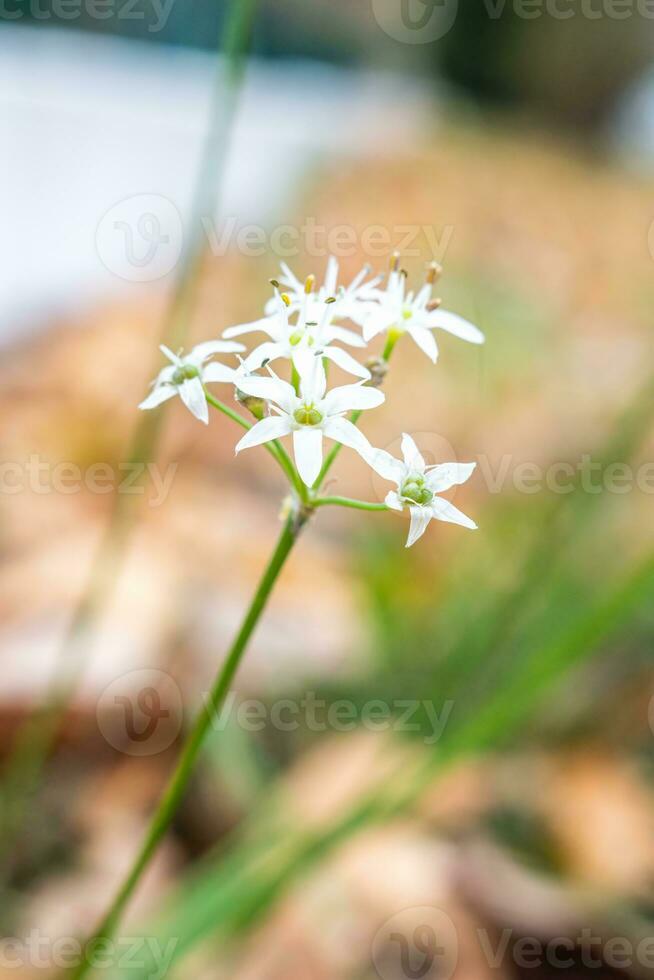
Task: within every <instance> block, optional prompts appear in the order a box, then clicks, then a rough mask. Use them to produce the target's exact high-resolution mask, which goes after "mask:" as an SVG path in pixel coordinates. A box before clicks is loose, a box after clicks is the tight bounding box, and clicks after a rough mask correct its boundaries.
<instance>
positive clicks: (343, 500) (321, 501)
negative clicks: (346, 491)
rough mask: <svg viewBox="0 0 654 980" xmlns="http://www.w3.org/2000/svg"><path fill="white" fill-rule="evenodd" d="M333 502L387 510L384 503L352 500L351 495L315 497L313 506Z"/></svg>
mask: <svg viewBox="0 0 654 980" xmlns="http://www.w3.org/2000/svg"><path fill="white" fill-rule="evenodd" d="M329 504H334V505H335V506H336V507H353V508H354V509H355V510H388V507H387V506H386V504H370V503H368V501H367V500H353V499H352V498H351V497H316V499H315V500H313V501H312V506H313V507H326V506H328V505H329Z"/></svg>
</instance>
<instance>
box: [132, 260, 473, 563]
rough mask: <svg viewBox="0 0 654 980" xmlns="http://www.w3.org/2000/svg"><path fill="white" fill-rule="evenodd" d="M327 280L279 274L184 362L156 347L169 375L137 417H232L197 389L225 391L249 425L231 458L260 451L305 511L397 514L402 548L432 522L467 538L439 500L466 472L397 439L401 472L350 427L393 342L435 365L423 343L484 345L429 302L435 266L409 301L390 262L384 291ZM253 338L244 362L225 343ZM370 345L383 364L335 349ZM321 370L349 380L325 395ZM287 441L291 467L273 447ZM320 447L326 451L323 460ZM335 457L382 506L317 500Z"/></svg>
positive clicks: (332, 268)
mask: <svg viewBox="0 0 654 980" xmlns="http://www.w3.org/2000/svg"><path fill="white" fill-rule="evenodd" d="M338 272H339V270H338V263H337V262H336V260H335V259H333V258H331V259H330V260H329V263H328V266H327V271H326V274H325V279H324V282H323V283H322V285H320V286H319V287H317V288H316V283H315V280H314V277H313V276H309V277H308V278H307V279H306V281H305V282H301V281H300V280H299V279H297V277H296V276H295V275H294V274H293V272H292V271H291V270H290V269H289V268H288V266H286V265H285V264H282V275H281V277H280V279H279V280H276V279H273V280H271V283H272V286H273V288H274V294H273V296H272V298H271V299H270V301H269V302H268V303H267V304H266V307H265V310H264V316H263V317H261V318H260V319H258V320H254V321H252V322H250V323H244V324H239V325H238V326H234V327H230V328H229V329H227V330H225V331H224V333H223V339H222V340H215V341H208V342H207V343H203V344H200V345H199V346H197V347H195V348H194V349H193V350H192V351H191V353H190V354H187V355H185V356H183V355H182V354H181V353H179V354H173V353H172V351H170V350H168V349H167V348H166V347H162V348H161V349H162V351H163V352H164V354H165V355H166V357H167V358H168V359H169V361H170V362H171V363H170V364H169V365H168V366H167V367H164V368H163V370H162V371H161V372H160V373H159V375H158V377H157V378H156V379H155V381H154V382H153V386H152V391H151V392H150V394H149V395H148V397H147V398H146V399H145V400H144V401H143V402H141V405H140V406H139V407H140V408H143V409H150V408H155V407H156V406H157V405H160V404H161V403H162V402H164V401H166V400H167V399H168V398H172V397H173V396H174V395H177V394H178V395H179V396H180V398H181V399H182V401H183V402H184V404H185V405H186V407H187V408H188V409H189V411H190V412H191V413H192V414H193V415H194V416H195V417H196V418H198V419H199V420H200V421H201V422H204V423H205V424H206V423H208V421H209V410H208V405H209V404H211V405H213V406H214V407H216V408H218V409H219V410H222V411H225V412H226V413H227V414H229V415H231V417H234V412H233V411H232V410H231V409H228V408H227V406H225V405H224V404H223V403H221V402H219V401H218V400H216V399H215V398H214V397H213V395H211V394H210V393H209V392H208V391H207V388H206V386H207V384H210V383H213V382H219V383H225V384H229V385H232V386H233V388H234V389H235V391H236V397H237V400H238V401H239V402H240V403H241V404H242V405H244V406H246V407H249V408H250V410H251V412H252V414H253V415H254V416H255V419H256V421H255V423H254V424H252V425H250V424H248V423H247V422H246V421H245V420H244V419H243V418H242V417H240V416H236V418H237V421H239V422H240V423H241V424H242V425H243V427H244V428H246V429H247V432H246V433H245V435H244V436H243V437H242V438H241V439H240V441H239V442H238V443H237V445H236V452H240V451H241V450H243V449H248V448H250V447H252V446H260V445H265V444H266V445H268V448H269V449H270V450H271V452H272V453H273V455H275V456H276V458H277V460H278V462H280V464H281V465H282V466H283V468H284V469H285V471H286V473H287V475H289V476H290V478H291V480H292V482H293V485H294V488H295V491H296V494H297V496H298V498H299V503H300V504H301V505H302V506H303V507H304V508H305V509H309V510H311V509H313V508H315V507H318V506H322V505H323V504H326V503H341V504H344V505H345V506H353V507H357V506H359V507H361V508H363V509H380V510H381V509H384V510H385V509H391V510H397V511H408V513H409V515H410V518H411V524H410V530H409V537H408V540H407V547H409V546H410V545H412V544H413V543H414V542H415V541H417V539H418V538H419V537H420V536H421V535H422V534H423V533H424V531H425V528H426V527H427V525H428V523H429V521H430V520H431V519H432V518H436V519H438V520H441V521H449V522H452V523H455V524H461V525H463V526H464V527H470V528H474V527H475V526H476V525H475V524H474V522H473V521H471V520H470V519H469V518H468V517H466V516H465V514H462V513H461V511H459V510H457V509H456V507H454V506H453V505H452V504H451V503H450V502H449V501H448V500H446V499H444V498H443V497H441V496H439V494H441V493H443V492H445V491H446V490H449V489H450V488H451V487H453V486H456V485H458V484H461V483H464V482H465V481H466V480H467V479H468V477H469V476H470V474H471V473H472V471H473V469H474V467H475V464H474V463H444V464H440V465H437V466H427V465H426V463H425V460H424V459H423V457H422V456H421V454H420V452H419V450H418V448H417V446H416V445H415V443H414V442H413V440H412V439H411V437H410V436H408V435H406V434H405V435H404V436H403V438H402V454H403V460H397V459H395V458H394V457H393V456H391V455H390V454H389V453H388V452H386V451H385V450H382V449H376V448H374V447H373V446H372V445H371V444H370V442H369V441H368V439H367V438H366V437H365V435H364V434H363V433H362V431H361V430H360V429H359V428H358V427H357V422H358V420H359V417H360V415H361V413H362V412H364V411H367V410H369V409H372V408H376V407H377V406H379V405H381V404H382V403H383V402H384V398H385V396H384V394H383V393H382V392H381V391H380V390H379V385H380V384H381V381H382V380H383V377H384V374H385V372H386V369H387V364H388V360H389V358H390V356H391V353H392V351H393V348H394V346H395V344H396V343H397V341H398V340H399V339H400V338H401V337H402V336H403V335H404V334H408V335H409V336H410V337H411V339H412V340H413V341H414V342H415V343H416V344H417V346H418V347H419V348H420V349H421V350H422V351H423V352H424V353H425V354H426V355H427V356H428V357H429V358H430V360H431V361H432V362H434V363H435V362H436V360H437V357H438V347H437V344H436V340H435V338H434V331H436V330H438V329H440V330H445V331H447V332H448V333H451V334H454V335H455V336H456V337H459V338H461V339H463V340H467V341H469V342H471V343H474V344H481V343H483V341H484V336H483V334H482V333H481V331H479V330H478V329H477V327H475V326H473V325H472V324H471V323H468V322H467V321H466V320H464V319H463V318H462V317H460V316H457V315H456V314H455V313H449V312H446V311H445V310H441V309H440V300H438V299H435V298H434V297H433V289H434V284H435V283H436V281H437V279H438V276H439V274H440V268H439V267H438V266H437V265H436V264H435V263H434V264H432V265H430V266H429V268H428V271H427V277H426V282H425V283H424V285H423V286H422V287H421V288H420V289H419V290H418V291H417V292H415V293H414V292H412V291H407V288H406V280H407V276H406V273H405V272H404V270H402V269H400V267H399V257H398V256H396V255H395V256H393V260H392V263H391V269H390V272H389V275H388V278H387V281H386V283H385V284H384V282H383V277H381V276H376V277H371V275H370V270H369V269H368V268H364V269H363V270H362V271H361V272H360V273H359V275H357V276H356V277H355V278H354V279H353V280H352V282H351V283H350V284H349V285H348V286H343V285H339V283H338ZM344 324H347V325H344ZM353 328H354V329H353ZM252 333H261V334H264V335H265V336H266V337H267V338H268V339H266V340H263V341H262V342H261V343H260V344H258V346H256V347H254V349H252V350H251V351H250V352H249V353H246V349H245V347H244V346H243V345H242V344H241V343H240V342H236V341H235V339H234V338H237V337H238V338H241V337H245V336H247V335H249V334H252ZM380 334H382V335H384V337H385V346H384V348H383V353H382V354H381V356H379V357H376V358H372V359H371V360H370V361H368V363H367V364H362V363H361V362H360V361H358V360H357V359H356V358H355V357H354V356H353V354H352V353H350V351H348V350H345V349H344V347H343V346H341V345H345V346H347V347H350V348H351V349H353V350H354V351H356V350H359V351H361V350H364V349H365V348H366V347H367V345H368V343H369V342H370V340H372V339H373V338H374V337H377V336H378V335H380ZM216 354H239V355H240V354H244V355H245V356H243V357H240V358H239V361H240V363H239V364H238V366H235V367H230V366H228V365H226V364H223V363H221V362H219V361H216V360H212V358H214V356H215V355H216ZM279 361H286V362H287V363H288V365H289V372H288V373H289V379H288V380H285V379H283V378H280V377H279V376H278V375H277V374H276V373H275V371H274V370H273V368H272V367H271V366H270V365H271V364H272V363H274V362H279ZM331 364H333V365H336V366H337V367H339V368H341V369H342V370H343V371H345V372H346V373H347V374H350V375H352V376H353V377H354V378H356V379H357V380H356V381H354V382H353V383H351V384H346V385H341V386H339V387H335V388H332V389H331V390H328V386H327V370H328V368H329V366H330V365H331ZM262 372H265V373H262ZM348 413H349V418H348V417H347V416H348ZM289 435H290V436H292V443H293V456H294V462H292V461H291V460H290V458H289V457H288V455H287V454H286V451H285V449H284V448H283V446H282V444H281V443H280V442H279V441H278V440H280V439H282V438H284V437H285V436H289ZM325 438H327V439H329V440H331V441H332V442H333V443H335V446H334V447H332V450H331V452H330V454H329V455H328V456H327V457H326V458H325V457H324V450H323V442H324V439H325ZM341 446H347V447H349V448H351V449H354V450H355V452H357V453H358V454H359V455H360V456H361V457H362V459H364V460H365V461H366V462H367V463H368V464H369V465H370V466H371V467H372V468H373V469H374V470H375V472H377V473H378V474H379V475H380V476H381V477H382V478H383V479H385V480H388V481H389V482H391V483H393V484H395V489H394V490H391V491H390V492H389V493H388V494H387V496H386V499H385V503H384V504H383V505H375V504H366V503H365V502H363V501H354V500H349V499H347V498H340V497H339V498H336V497H334V498H329V497H321V496H320V495H319V492H320V488H321V484H322V482H323V480H324V478H325V476H326V472H327V469H328V468H329V466H330V465H331V462H332V461H333V459H334V457H335V454H336V452H338V451H339V449H340V447H341Z"/></svg>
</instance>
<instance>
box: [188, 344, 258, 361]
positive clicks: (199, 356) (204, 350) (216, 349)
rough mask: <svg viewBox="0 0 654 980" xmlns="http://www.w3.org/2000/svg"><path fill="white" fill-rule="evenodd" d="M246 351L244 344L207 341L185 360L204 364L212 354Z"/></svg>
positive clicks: (195, 348) (194, 349)
mask: <svg viewBox="0 0 654 980" xmlns="http://www.w3.org/2000/svg"><path fill="white" fill-rule="evenodd" d="M244 350H245V347H244V346H243V344H235V343H232V342H231V341H229V340H207V341H205V342H204V343H203V344H198V345H197V346H196V347H194V348H193V350H192V351H191V353H190V354H189V355H188V357H186V358H185V360H186V361H189V362H190V363H191V364H202V362H203V361H206V359H207V358H208V357H211V355H212V354H238V353H239V352H240V351H244Z"/></svg>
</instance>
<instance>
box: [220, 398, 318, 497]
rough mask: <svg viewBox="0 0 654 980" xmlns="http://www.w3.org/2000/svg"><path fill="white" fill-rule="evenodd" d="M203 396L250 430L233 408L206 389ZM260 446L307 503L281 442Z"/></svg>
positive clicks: (305, 495) (304, 488)
mask: <svg viewBox="0 0 654 980" xmlns="http://www.w3.org/2000/svg"><path fill="white" fill-rule="evenodd" d="M204 394H205V397H206V399H207V401H208V403H209V404H210V405H211V406H212V407H213V408H216V409H217V410H218V411H219V412H222V413H223V415H226V416H227V418H230V419H231V420H232V421H233V422H236V423H237V425H240V426H241V427H242V428H243V429H251V428H252V426H251V425H250V423H249V422H248V421H247V420H246V419H244V418H243V416H242V415H239V413H238V412H236V411H234V409H233V408H230V407H229V405H226V404H225V402H221V401H220V399H219V398H214V396H213V395H212V394H210V392H208V391H207V390H206V388H205V390H204ZM262 445H263V447H264V449H267V450H268V452H269V453H270V455H271V456H272V457H273V459H275V460H277V462H278V463H279V465H280V466H281V468H282V469H283V470H284V473H285V474H286V476H287V477H288V479H289V480H290V481H291V486H293V487H294V489H295V492H296V493H297V495H298V497H299V498H300V500H301V501H302V503H307V500H308V494H307V488H306V487H305V485H304V483H303V482H302V480H301V479H300V475H299V473H298V471H297V470H296V468H295V466H294V465H293V461H292V459H291V457H290V456H289V455H288V453H287V452H286V450H285V449H284V447H283V446H282V444H281V442H279V440H278V439H273V440H272V442H264V443H262Z"/></svg>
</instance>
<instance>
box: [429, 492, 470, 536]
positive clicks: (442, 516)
mask: <svg viewBox="0 0 654 980" xmlns="http://www.w3.org/2000/svg"><path fill="white" fill-rule="evenodd" d="M430 507H431V512H432V514H433V515H434V517H435V518H437V520H439V521H447V522H448V523H449V524H460V525H461V526H462V527H469V528H470V529H471V530H472V531H474V530H476V528H477V525H476V524H475V522H474V521H472V520H471V519H470V518H469V517H466V515H465V514H463V513H462V512H461V511H460V510H458V509H457V508H456V507H455V506H454V504H451V503H450V502H449V500H445V499H444V498H443V497H434V499H433V500H432V502H431V504H430Z"/></svg>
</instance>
